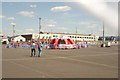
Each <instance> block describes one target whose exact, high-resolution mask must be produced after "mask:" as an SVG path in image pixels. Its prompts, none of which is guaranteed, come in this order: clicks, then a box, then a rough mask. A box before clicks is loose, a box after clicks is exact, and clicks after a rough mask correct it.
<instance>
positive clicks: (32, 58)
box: [2, 53, 117, 61]
mask: <svg viewBox="0 0 120 80" xmlns="http://www.w3.org/2000/svg"><path fill="white" fill-rule="evenodd" d="M115 54H117V53H111V54H97V55H79V56H68V58H69V57H87V56H105V55H115ZM60 57H61V56H60ZM60 57H50V58H38V57H31V58H22V59H3V60H2V61H14V60H15V61H17V60H37V59H56V58H60Z"/></svg>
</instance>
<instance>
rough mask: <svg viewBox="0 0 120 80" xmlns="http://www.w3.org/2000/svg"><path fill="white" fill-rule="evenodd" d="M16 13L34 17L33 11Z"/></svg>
mask: <svg viewBox="0 0 120 80" xmlns="http://www.w3.org/2000/svg"><path fill="white" fill-rule="evenodd" d="M17 14H19V15H22V16H25V17H35V14H34V12H32V11H20V12H18V13H17Z"/></svg>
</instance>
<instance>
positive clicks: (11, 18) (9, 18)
mask: <svg viewBox="0 0 120 80" xmlns="http://www.w3.org/2000/svg"><path fill="white" fill-rule="evenodd" d="M7 19H8V20H14V19H15V18H14V17H8V18H7Z"/></svg>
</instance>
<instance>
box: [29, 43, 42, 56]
mask: <svg viewBox="0 0 120 80" xmlns="http://www.w3.org/2000/svg"><path fill="white" fill-rule="evenodd" d="M37 48H38V57H41V54H42V44H41V42H39V43H38V45H37ZM32 56H36V44H35V42H32V44H31V57H32Z"/></svg>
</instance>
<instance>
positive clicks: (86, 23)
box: [78, 22, 89, 25]
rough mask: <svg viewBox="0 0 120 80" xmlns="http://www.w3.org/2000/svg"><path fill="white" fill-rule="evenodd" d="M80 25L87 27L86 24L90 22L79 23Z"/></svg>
mask: <svg viewBox="0 0 120 80" xmlns="http://www.w3.org/2000/svg"><path fill="white" fill-rule="evenodd" d="M78 24H81V25H86V24H89V22H79V23H78Z"/></svg>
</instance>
